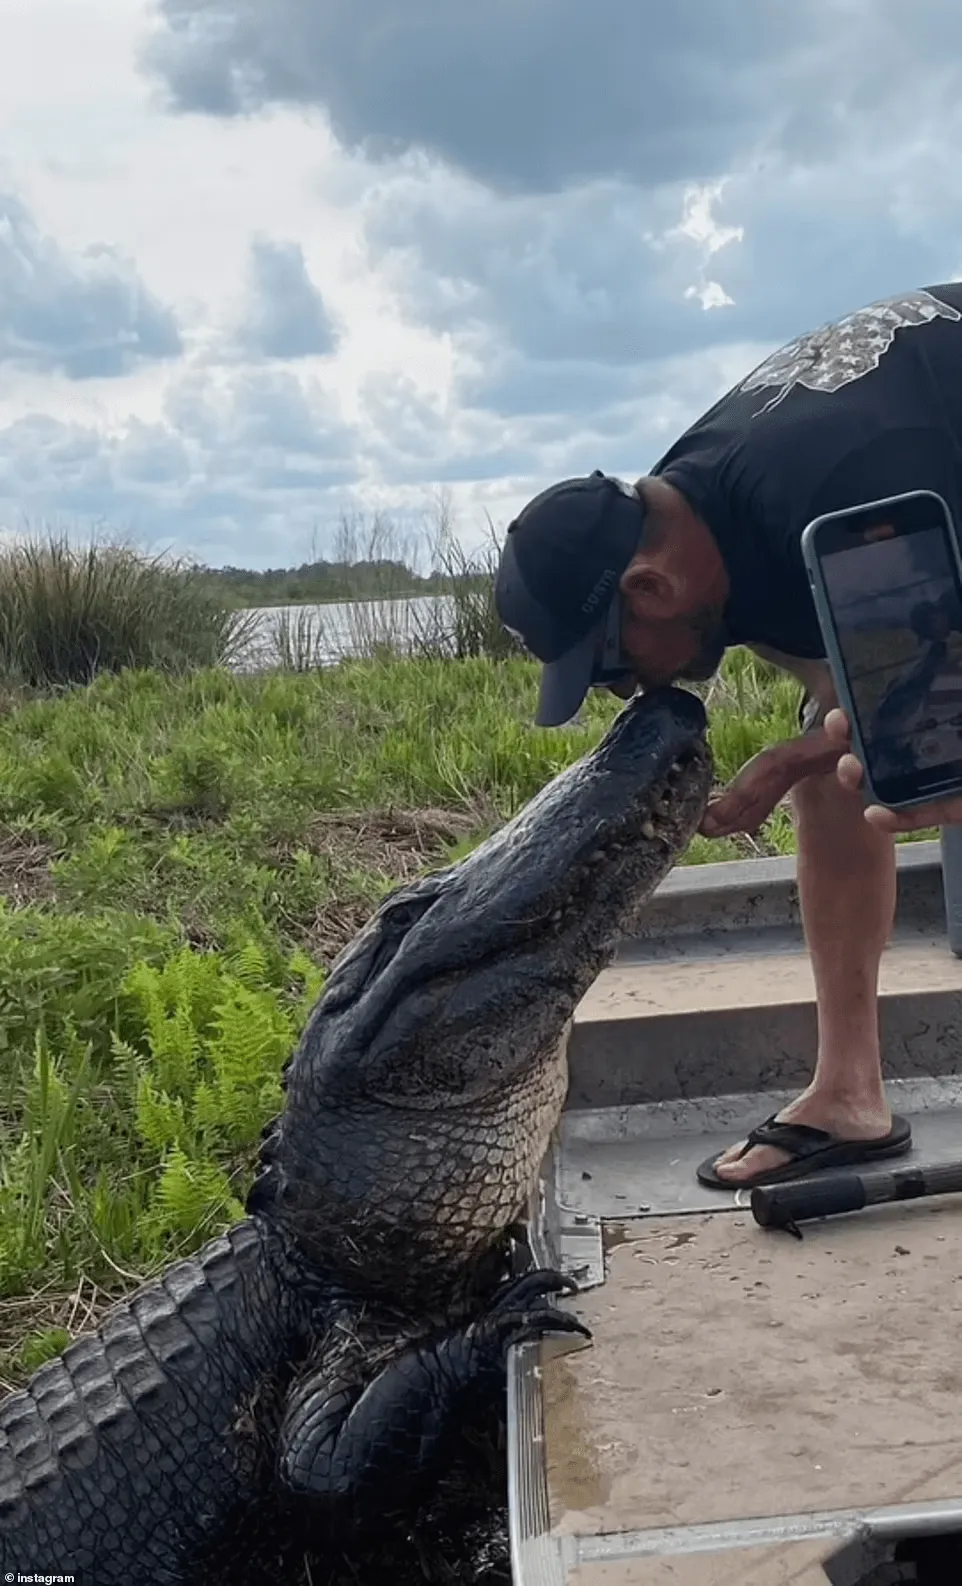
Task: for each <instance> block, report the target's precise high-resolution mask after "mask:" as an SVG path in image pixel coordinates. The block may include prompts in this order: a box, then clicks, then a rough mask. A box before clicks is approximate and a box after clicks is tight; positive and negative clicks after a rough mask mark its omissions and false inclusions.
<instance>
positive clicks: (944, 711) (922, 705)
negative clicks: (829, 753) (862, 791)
mask: <svg viewBox="0 0 962 1586" xmlns="http://www.w3.org/2000/svg"><path fill="white" fill-rule="evenodd" d="M822 565H823V569H824V575H825V583H826V586H827V588H828V593H829V599H830V601H831V604H832V607H833V609H834V612H835V621H836V624H837V628H838V639H839V644H840V646H841V649H842V654H843V656H844V658H845V664H846V669H847V671H848V677H849V686H850V688H851V690H852V694H853V698H854V702H855V707H856V711H857V714H858V718H859V729H860V731H861V734H862V739H863V742H864V744H865V752H866V757H867V759H868V761H869V762H870V763H869V767H868V769H869V774H870V776H871V778H872V780H873V781H875V782H881V781H887V780H888V779H889V778H897V777H903V776H912V775H913V774H917V773H918V772H920V771H923V772H924V771H926V770H929V769H930V768H933V767H935V766H941V765H945V764H949V763H951V762H953V761H958V760H962V602H960V600H959V594H958V587H957V583H956V578H955V575H954V571H953V566H952V562H951V561H950V552H949V548H948V546H947V544H946V540H945V535H944V533H943V531H942V530H941V529H927V530H925V531H924V532H922V533H918V534H907V535H904V536H900V537H897V538H892V539H879V540H877V541H876V542H875V543H874V544H868V545H866V544H864V543H863V544H861V545H859V546H857V547H855V548H853V549H851V550H848V549H846V550H844V551H836V552H833V553H832V554H831V555H829V556H826V557H825V559H824V562H823V564H822Z"/></svg>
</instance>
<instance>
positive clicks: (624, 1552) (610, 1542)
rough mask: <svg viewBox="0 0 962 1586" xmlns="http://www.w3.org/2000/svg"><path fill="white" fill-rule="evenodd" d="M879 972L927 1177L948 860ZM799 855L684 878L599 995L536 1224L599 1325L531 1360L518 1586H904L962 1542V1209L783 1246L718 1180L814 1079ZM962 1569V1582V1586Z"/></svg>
mask: <svg viewBox="0 0 962 1586" xmlns="http://www.w3.org/2000/svg"><path fill="white" fill-rule="evenodd" d="M898 877H899V885H898V906H897V917H896V925H895V930H894V932H893V937H892V941H891V943H890V946H889V947H888V949H887V950H886V953H885V955H884V959H883V965H882V971H881V976H880V992H881V999H880V1000H881V1013H880V1018H881V1032H882V1044H883V1059H884V1066H885V1073H886V1080H887V1084H888V1089H889V1095H890V1098H891V1101H892V1105H893V1109H894V1111H896V1112H898V1113H900V1114H902V1115H903V1116H906V1117H908V1118H909V1119H910V1121H911V1123H912V1130H913V1147H912V1152H911V1154H910V1155H908V1156H906V1157H903V1158H901V1159H899V1164H900V1165H903V1164H910V1163H912V1162H913V1161H916V1162H921V1163H929V1164H932V1163H936V1162H944V1161H949V1160H958V1159H959V1158H962V1063H960V1057H962V959H960V958H959V957H956V956H955V954H954V953H953V952H952V950H951V948H950V945H949V942H948V940H947V937H946V903H945V895H944V890H943V881H942V864H941V852H940V845H939V843H937V842H934V843H912V844H905V845H902V846H900V847H899V850H898ZM814 1051H815V1008H814V986H813V983H812V977H811V970H810V967H809V962H808V957H807V954H806V952H805V948H804V942H803V939H802V932H801V925H800V920H799V913H798V899H797V889H796V886H795V866H794V860H792V859H777V860H757V861H748V862H745V863H740V862H739V863H733V864H722V865H711V866H699V867H691V868H690V869H686V868H678V869H676V870H675V871H673V872H672V874H671V875H670V876H669V877H668V878H667V880H666V882H665V883H664V884H663V886H662V887H661V888H660V889H659V892H658V893H657V894H656V897H655V900H654V903H653V906H652V907H651V909H650V910H649V913H648V916H647V917H646V921H645V929H644V935H643V936H640V937H639V938H638V939H636V940H634V941H631V942H627V943H625V944H624V946H623V948H622V951H621V953H620V955H619V957H618V960H617V961H616V963H615V964H614V965H613V966H612V967H611V968H610V969H609V970H607V971H606V972H605V973H604V974H603V975H602V976H601V977H599V980H598V981H597V982H596V984H595V985H594V986H593V987H592V989H591V991H590V992H589V993H588V995H587V996H586V997H585V999H584V1001H583V1003H582V1005H581V1007H580V1008H579V1010H578V1013H577V1016H576V1019H575V1024H574V1027H573V1030H572V1033H571V1037H570V1041H569V1065H570V1084H569V1091H568V1098H567V1103H566V1107H565V1111H564V1114H563V1116H562V1120H561V1125H560V1128H559V1130H558V1131H557V1134H556V1138H555V1140H554V1142H553V1144H552V1147H551V1150H550V1152H549V1155H548V1157H547V1159H546V1161H545V1163H544V1164H543V1168H542V1174H541V1182H540V1186H539V1192H538V1196H537V1204H536V1205H535V1206H534V1207H533V1208H532V1218H531V1241H532V1248H533V1253H534V1256H535V1259H537V1260H538V1261H539V1262H543V1263H545V1264H550V1265H556V1266H559V1267H561V1269H562V1270H563V1271H565V1272H567V1273H569V1274H570V1275H571V1276H572V1277H574V1278H575V1280H576V1281H577V1283H578V1285H579V1291H578V1293H577V1295H576V1296H574V1297H572V1299H571V1300H565V1301H563V1302H562V1303H563V1304H564V1305H565V1306H566V1307H569V1308H571V1309H573V1310H574V1311H575V1312H576V1314H577V1315H579V1316H580V1317H581V1318H582V1319H583V1320H584V1321H585V1322H586V1323H587V1324H588V1326H589V1327H590V1328H591V1329H592V1333H593V1342H592V1343H591V1344H590V1345H586V1346H582V1345H580V1344H579V1343H578V1342H577V1341H575V1342H574V1343H572V1341H570V1340H568V1339H567V1338H565V1339H564V1340H562V1339H557V1340H548V1341H545V1342H543V1343H541V1344H538V1345H524V1346H522V1347H521V1348H519V1349H516V1350H514V1351H512V1354H511V1357H510V1360H509V1385H508V1412H509V1416H508V1418H509V1428H508V1438H509V1476H510V1482H509V1487H510V1491H509V1509H510V1526H511V1542H512V1566H513V1573H514V1579H515V1586H669V1583H670V1586H789V1583H791V1586H826V1583H828V1582H831V1583H832V1586H895V1583H897V1582H901V1581H905V1582H910V1581H914V1580H915V1579H916V1576H915V1574H914V1572H912V1571H913V1570H914V1566H903V1565H901V1564H900V1563H899V1561H898V1555H899V1552H900V1547H899V1544H900V1543H901V1542H903V1541H904V1539H906V1538H913V1537H922V1536H929V1537H945V1536H946V1535H947V1534H949V1533H954V1532H959V1533H962V1324H960V1323H959V1321H958V1320H957V1318H958V1316H959V1313H960V1309H962V1196H942V1197H939V1198H937V1199H931V1200H920V1201H915V1202H908V1203H905V1202H903V1203H900V1204H898V1205H896V1206H886V1207H877V1208H874V1209H872V1210H868V1211H863V1212H858V1213H853V1214H850V1215H848V1216H845V1217H836V1218H832V1219H828V1220H824V1221H820V1222H813V1223H809V1224H806V1225H805V1226H804V1230H803V1232H804V1237H803V1239H802V1240H801V1241H798V1240H797V1239H794V1238H792V1237H791V1236H790V1235H789V1234H787V1233H785V1232H776V1231H771V1230H766V1229H762V1228H760V1227H759V1226H758V1225H757V1224H756V1223H755V1221H754V1218H753V1217H752V1214H751V1212H750V1209H749V1207H748V1204H747V1201H748V1197H747V1195H746V1194H745V1192H744V1191H730V1192H729V1191H715V1190H711V1189H708V1188H703V1187H702V1186H701V1185H699V1183H698V1181H697V1180H696V1177H695V1168H696V1166H697V1164H698V1163H699V1162H700V1161H701V1160H702V1159H703V1158H704V1157H706V1156H708V1155H709V1154H711V1153H712V1152H713V1151H715V1150H718V1151H720V1150H723V1149H724V1148H725V1147H726V1146H727V1145H729V1144H731V1143H732V1142H733V1141H734V1140H736V1139H738V1138H739V1137H741V1136H743V1135H744V1134H745V1133H746V1132H747V1131H748V1129H750V1128H751V1127H752V1126H753V1125H754V1124H757V1123H760V1122H761V1121H762V1120H763V1119H764V1118H766V1117H768V1116H770V1115H771V1113H773V1112H774V1111H776V1110H777V1108H778V1107H780V1106H781V1105H782V1104H783V1103H784V1102H786V1101H788V1100H789V1099H790V1098H791V1097H792V1096H793V1095H795V1094H796V1093H797V1091H798V1090H799V1089H800V1088H801V1087H802V1086H804V1084H805V1083H807V1081H808V1078H809V1074H810V1068H811V1063H812V1058H813V1054H814ZM960 1578H962V1576H960Z"/></svg>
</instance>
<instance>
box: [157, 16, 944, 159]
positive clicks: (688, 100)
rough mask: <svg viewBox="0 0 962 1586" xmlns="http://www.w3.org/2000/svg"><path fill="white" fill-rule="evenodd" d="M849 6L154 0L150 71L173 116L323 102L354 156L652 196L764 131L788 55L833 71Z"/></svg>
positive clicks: (788, 78)
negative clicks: (611, 184) (391, 157)
mask: <svg viewBox="0 0 962 1586" xmlns="http://www.w3.org/2000/svg"><path fill="white" fill-rule="evenodd" d="M866 3H867V0H866ZM919 3H924V0H919ZM846 9H848V10H851V9H852V5H849V6H848V7H846V6H845V4H843V3H842V0H811V3H810V4H809V5H807V6H805V7H795V6H773V5H772V4H771V3H770V0H712V3H711V4H710V5H706V4H704V0H674V3H673V4H672V5H670V6H669V5H665V6H652V5H644V6H642V5H638V4H626V3H625V0H595V3H594V4H593V5H590V6H588V5H585V4H584V3H583V0H489V3H488V4H487V5H484V6H473V7H467V6H456V5H451V4H450V3H449V0H408V3H407V4H405V5H404V6H398V5H397V4H396V3H395V0H368V3H366V4H365V5H363V6H357V5H353V4H351V3H350V0H328V3H326V4H324V5H318V4H316V0H160V8H159V12H160V17H161V19H162V26H161V27H160V29H159V30H158V32H157V33H156V34H155V36H154V37H153V38H152V40H151V42H150V45H149V47H148V49H147V51H146V53H145V62H146V65H147V66H148V68H149V69H150V70H151V71H152V72H153V73H155V74H157V75H159V76H160V77H161V78H162V79H163V80H164V81H165V83H166V85H167V87H168V90H169V93H170V95H171V96H172V99H173V101H174V102H175V103H176V104H177V105H178V106H179V107H180V108H182V109H188V110H201V111H207V112H210V113H213V114H216V115H234V114H238V113H241V112H243V111H246V110H249V109H252V108H257V107H260V106H263V105H265V104H270V103H299V104H305V103H306V104H314V105H323V106H324V107H325V109H326V110H327V111H328V113H329V115H330V118H331V122H332V125H333V127H334V130H335V132H336V133H337V135H338V136H339V137H340V138H342V139H343V140H344V142H345V143H346V144H347V145H348V146H350V147H363V148H365V149H366V150H367V151H368V152H371V153H373V154H386V153H393V152H396V151H398V150H403V149H405V148H410V147H420V148H423V149H426V150H428V151H429V152H431V153H432V154H434V155H437V156H439V157H440V158H442V159H444V160H446V161H449V162H451V163H452V164H454V165H457V166H459V167H461V168H462V169H464V170H465V171H467V172H469V173H471V174H472V175H474V176H476V177H478V178H479V179H480V180H482V181H484V182H486V183H489V184H490V185H492V186H494V187H498V188H505V189H523V190H547V189H552V188H556V187H558V186H563V185H567V184H570V183H572V182H575V181H583V180H588V179H592V178H595V177H599V176H605V177H618V176H620V177H624V178H634V179H639V180H643V181H644V182H645V183H646V184H649V183H658V182H663V181H669V180H676V179H679V178H681V177H684V176H686V175H691V174H697V175H699V176H700V177H701V178H703V179H705V178H708V177H711V176H713V175H718V174H721V173H722V172H723V171H724V170H725V169H726V168H727V166H728V165H729V163H730V162H731V161H732V159H733V158H735V157H737V156H738V155H739V154H740V153H743V152H744V151H745V150H746V149H747V148H749V147H752V146H753V145H754V143H755V142H756V140H757V138H758V136H759V132H760V131H762V132H766V133H767V132H774V131H775V130H776V129H777V127H778V124H779V122H780V121H781V120H782V119H783V118H784V111H783V109H782V106H783V105H784V103H785V102H786V93H787V92H788V91H789V90H790V88H791V86H792V83H793V80H794V77H795V72H796V67H797V63H798V58H799V55H800V54H803V53H804V52H805V50H806V48H808V49H809V50H810V51H811V53H812V54H814V55H821V56H823V57H825V59H826V60H830V59H831V52H832V49H833V47H834V46H835V45H837V44H838V42H839V32H840V27H839V22H840V13H841V14H842V15H843V17H844V12H845V11H846ZM861 9H863V10H864V6H863V7H861ZM863 47H864V46H863ZM815 64H816V65H817V62H816V63H815ZM813 75H814V74H813Z"/></svg>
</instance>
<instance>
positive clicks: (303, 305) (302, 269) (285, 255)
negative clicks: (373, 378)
mask: <svg viewBox="0 0 962 1586" xmlns="http://www.w3.org/2000/svg"><path fill="white" fill-rule="evenodd" d="M250 253H251V275H252V283H251V290H250V294H249V301H248V304H247V307H246V311H245V315H244V318H243V321H242V323H241V325H240V326H239V327H238V331H237V334H236V345H237V347H238V348H239V350H240V351H241V352H243V353H246V354H247V355H248V356H250V357H254V358H281V359H292V358H309V357H314V356H323V355H324V354H325V353H329V352H331V351H333V348H334V345H335V337H334V332H333V330H332V327H331V322H330V319H329V318H328V314H327V310H326V308H325V306H324V300H323V298H322V296H321V294H320V292H319V291H318V290H317V288H316V286H315V285H314V283H313V281H312V280H311V278H310V276H309V274H308V271H307V264H306V262H305V259H304V250H303V248H302V247H301V246H300V244H299V243H296V242H273V241H271V240H270V239H269V238H267V237H255V238H254V240H253V242H252V243H251V249H250Z"/></svg>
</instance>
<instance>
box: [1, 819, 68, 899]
mask: <svg viewBox="0 0 962 1586" xmlns="http://www.w3.org/2000/svg"><path fill="white" fill-rule="evenodd" d="M54 858H56V855H55V853H54V851H53V849H52V848H50V847H48V846H47V844H46V843H41V842H37V841H36V840H34V839H32V838H28V837H22V836H20V835H19V833H17V832H12V831H10V829H9V827H6V826H0V897H4V898H7V899H9V901H10V902H11V903H12V904H13V906H14V908H23V907H24V905H25V904H27V903H39V902H42V901H45V900H47V899H49V898H52V897H53V895H54V885H53V879H52V877H51V875H50V868H49V867H50V861H51V859H54Z"/></svg>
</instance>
